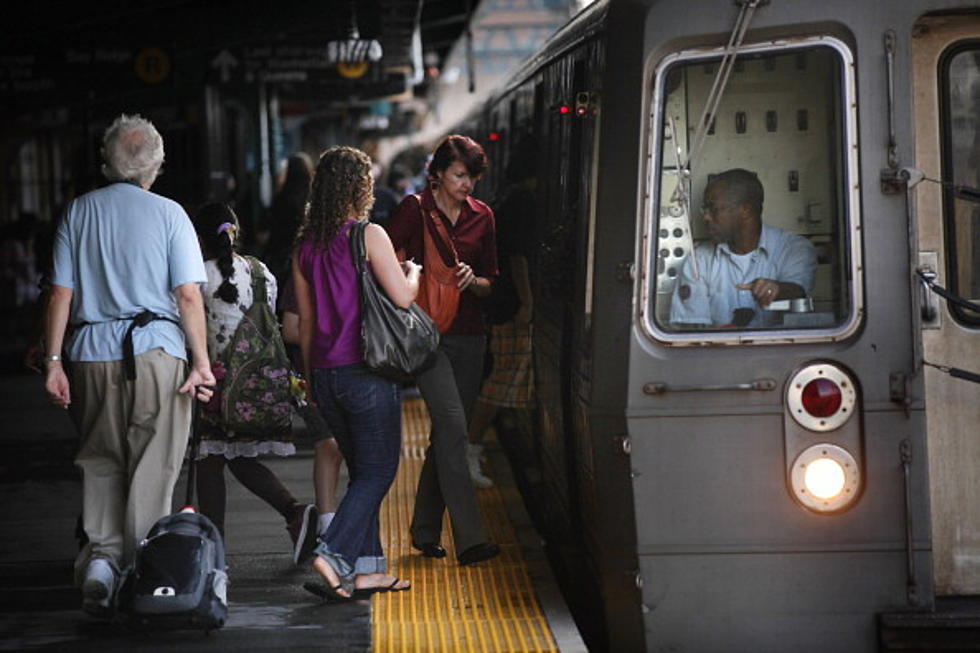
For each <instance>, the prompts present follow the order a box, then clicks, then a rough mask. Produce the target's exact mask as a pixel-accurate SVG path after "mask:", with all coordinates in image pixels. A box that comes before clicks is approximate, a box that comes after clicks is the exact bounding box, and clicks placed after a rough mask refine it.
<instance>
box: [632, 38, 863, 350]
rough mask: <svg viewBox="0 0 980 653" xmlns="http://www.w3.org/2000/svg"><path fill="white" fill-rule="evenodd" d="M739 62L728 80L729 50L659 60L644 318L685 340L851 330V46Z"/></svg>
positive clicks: (760, 50) (761, 54)
mask: <svg viewBox="0 0 980 653" xmlns="http://www.w3.org/2000/svg"><path fill="white" fill-rule="evenodd" d="M736 62H737V63H736V65H734V66H731V68H730V72H729V74H728V77H727V82H724V80H725V73H724V67H723V66H722V56H721V51H720V50H713V51H711V52H708V51H704V50H701V51H691V52H683V53H677V54H674V55H671V56H669V57H667V58H666V59H665V60H664V61H663V62H661V64H660V65H659V66H658V67H657V70H656V77H655V85H654V89H655V90H654V104H653V121H654V122H653V123H652V124H653V125H654V127H653V129H652V130H651V148H652V149H653V151H654V153H655V154H654V158H653V161H654V162H655V164H656V165H655V167H653V168H652V169H651V170H650V175H649V177H648V184H649V186H650V187H651V188H650V190H651V193H650V195H649V196H650V197H651V198H654V199H653V201H652V202H651V205H650V207H648V208H649V211H648V215H647V223H646V224H647V228H648V233H649V235H650V237H649V238H648V239H647V242H648V243H650V248H651V250H650V251H649V252H648V253H647V257H646V260H647V261H648V265H649V266H650V268H649V270H648V274H646V275H645V279H646V280H647V282H646V283H647V284H648V285H645V286H644V300H643V302H642V304H643V307H644V320H643V323H644V325H645V327H646V328H647V330H648V331H649V332H650V333H651V334H652V335H653V337H655V338H656V339H658V340H660V341H663V342H667V343H670V344H679V345H683V344H688V345H694V344H697V345H700V344H747V343H752V344H766V343H773V342H800V341H813V340H834V339H839V338H843V337H846V336H847V335H850V334H851V333H853V331H854V330H855V329H856V328H857V325H858V320H859V316H860V314H861V310H860V302H861V290H860V289H861V284H860V260H859V259H860V251H861V250H860V243H859V242H858V240H857V239H858V234H859V233H860V231H859V213H858V211H859V209H858V202H857V190H856V188H857V165H856V137H855V134H856V114H855V111H856V109H855V107H854V101H855V95H854V78H853V66H852V65H851V62H852V58H851V55H850V52H849V50H848V49H847V47H846V46H845V45H844V44H843V43H841V42H840V41H837V40H836V39H831V38H809V39H801V40H799V41H795V42H787V43H785V44H780V45H777V46H773V45H771V44H769V45H766V46H747V47H746V48H744V49H743V50H741V51H740V52H739V56H738V57H737V59H736ZM720 69H721V70H722V72H721V73H719V70H720ZM715 86H718V87H721V88H723V91H722V92H721V94H720V98H719V99H718V101H717V108H716V109H715V110H714V112H713V113H712V112H711V111H710V110H706V105H707V104H709V96H710V95H711V94H712V89H713V87H715ZM712 104H713V103H712ZM698 125H703V128H702V129H698ZM685 170H688V171H689V173H684V174H681V173H680V172H679V171H685Z"/></svg>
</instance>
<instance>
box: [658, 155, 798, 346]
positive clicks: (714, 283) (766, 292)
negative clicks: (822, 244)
mask: <svg viewBox="0 0 980 653" xmlns="http://www.w3.org/2000/svg"><path fill="white" fill-rule="evenodd" d="M763 197H764V191H763V189H762V183H761V182H760V181H759V177H758V176H757V175H756V174H755V173H754V172H751V171H749V170H743V169H741V168H733V169H731V170H726V171H725V172H722V173H720V174H718V175H714V176H712V177H711V178H710V181H709V182H708V186H707V188H705V191H704V202H703V204H702V205H701V215H702V218H703V219H704V221H705V223H706V224H707V227H708V232H709V233H710V234H711V241H712V242H705V243H699V244H698V245H697V246H696V247H695V250H694V252H695V256H697V262H698V271H699V272H700V275H699V277H697V278H696V277H695V274H694V270H693V266H692V264H691V259H690V258H688V259H687V260H686V261H685V262H684V266H683V268H682V270H681V273H680V276H679V278H678V282H677V285H676V286H675V289H674V295H673V298H672V300H671V307H670V322H671V324H672V325H673V326H675V327H681V326H684V327H694V328H705V327H708V328H710V327H742V328H744V327H766V326H775V325H777V324H778V319H779V317H778V314H776V313H775V312H774V311H770V310H768V307H769V305H770V304H771V303H772V302H774V301H776V300H780V299H795V298H798V297H806V296H809V295H810V293H811V292H812V291H813V277H814V273H815V271H816V267H817V253H816V250H815V248H814V247H813V244H812V243H810V241H809V240H807V239H806V238H804V237H803V236H801V235H799V234H796V233H792V232H790V231H785V230H783V229H779V228H777V227H772V226H769V225H766V224H763V223H762V201H763Z"/></svg>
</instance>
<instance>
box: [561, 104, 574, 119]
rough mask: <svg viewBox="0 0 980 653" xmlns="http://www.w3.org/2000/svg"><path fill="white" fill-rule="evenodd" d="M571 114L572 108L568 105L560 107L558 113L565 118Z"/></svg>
mask: <svg viewBox="0 0 980 653" xmlns="http://www.w3.org/2000/svg"><path fill="white" fill-rule="evenodd" d="M571 112H572V108H571V107H570V106H568V105H567V104H562V105H561V106H559V107H558V113H560V114H561V115H563V116H566V115H568V114H570V113H571Z"/></svg>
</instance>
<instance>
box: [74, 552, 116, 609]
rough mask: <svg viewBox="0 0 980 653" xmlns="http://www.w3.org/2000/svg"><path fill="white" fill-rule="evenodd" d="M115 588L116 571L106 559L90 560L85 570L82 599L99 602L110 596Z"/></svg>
mask: <svg viewBox="0 0 980 653" xmlns="http://www.w3.org/2000/svg"><path fill="white" fill-rule="evenodd" d="M115 586H116V570H115V568H114V567H113V566H112V563H111V562H109V560H108V559H106V558H92V559H91V560H90V561H89V563H88V567H86V568H85V581H84V582H83V583H82V598H84V599H85V600H86V601H101V600H102V599H107V598H109V597H110V596H112V590H113V589H115Z"/></svg>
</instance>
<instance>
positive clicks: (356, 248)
mask: <svg viewBox="0 0 980 653" xmlns="http://www.w3.org/2000/svg"><path fill="white" fill-rule="evenodd" d="M365 228H367V223H365V222H363V221H361V220H358V221H357V222H355V223H354V224H352V225H351V227H350V231H349V232H348V233H347V237H348V238H349V239H350V256H351V259H353V261H354V269H355V270H356V271H357V273H358V274H361V273H362V272H364V259H365V258H367V247H366V246H365V245H364V229H365Z"/></svg>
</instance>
